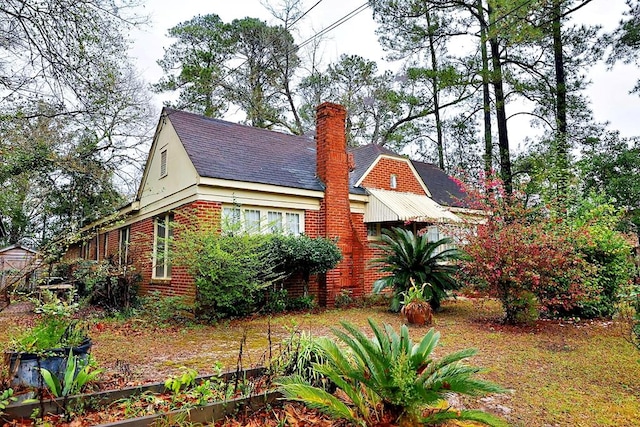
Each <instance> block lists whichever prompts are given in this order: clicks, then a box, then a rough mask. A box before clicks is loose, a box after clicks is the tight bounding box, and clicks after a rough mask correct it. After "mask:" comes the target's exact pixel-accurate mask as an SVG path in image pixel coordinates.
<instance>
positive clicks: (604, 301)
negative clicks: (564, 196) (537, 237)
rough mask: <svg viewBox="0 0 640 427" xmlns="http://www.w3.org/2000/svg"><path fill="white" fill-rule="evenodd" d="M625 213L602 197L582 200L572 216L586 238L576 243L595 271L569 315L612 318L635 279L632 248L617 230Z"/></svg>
mask: <svg viewBox="0 0 640 427" xmlns="http://www.w3.org/2000/svg"><path fill="white" fill-rule="evenodd" d="M621 220H622V212H621V211H620V210H618V209H616V208H615V207H614V206H613V205H611V204H608V203H606V202H605V201H604V200H602V198H600V197H596V196H594V197H592V198H589V199H584V200H582V202H581V204H580V205H579V206H578V208H577V209H576V211H575V212H573V215H572V217H571V221H572V225H573V227H574V228H576V229H581V230H584V232H585V233H584V236H583V238H581V239H578V240H577V241H576V249H577V251H578V252H580V253H581V254H582V255H583V257H584V259H585V260H586V261H587V263H589V264H590V265H591V266H593V267H594V268H595V275H594V277H593V279H592V280H591V281H590V282H589V285H588V287H587V294H586V295H585V298H584V299H583V300H582V301H581V302H580V303H579V304H578V306H577V307H576V308H575V309H574V310H572V311H570V312H569V313H567V314H569V315H576V316H579V317H585V318H590V317H611V316H612V315H613V314H614V313H615V311H616V306H617V304H618V302H619V299H620V292H621V290H622V289H623V288H624V287H625V286H626V285H627V284H629V282H630V280H631V278H632V276H633V268H634V264H633V259H632V257H631V249H632V248H631V245H630V244H629V243H628V242H627V240H626V239H625V238H624V236H623V235H622V234H621V233H620V232H618V231H616V228H617V227H618V225H619V224H620V221H621Z"/></svg>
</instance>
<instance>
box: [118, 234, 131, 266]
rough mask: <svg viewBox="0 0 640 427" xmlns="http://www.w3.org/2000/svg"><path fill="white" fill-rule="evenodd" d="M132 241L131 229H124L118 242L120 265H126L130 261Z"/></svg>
mask: <svg viewBox="0 0 640 427" xmlns="http://www.w3.org/2000/svg"><path fill="white" fill-rule="evenodd" d="M130 241H131V227H129V226H127V227H122V228H121V229H120V232H119V240H118V263H119V264H120V265H126V264H127V263H128V261H129V242H130Z"/></svg>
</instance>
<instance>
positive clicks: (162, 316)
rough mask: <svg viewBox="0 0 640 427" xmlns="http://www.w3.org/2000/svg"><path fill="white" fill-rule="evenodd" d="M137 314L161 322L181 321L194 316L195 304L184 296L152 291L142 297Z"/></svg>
mask: <svg viewBox="0 0 640 427" xmlns="http://www.w3.org/2000/svg"><path fill="white" fill-rule="evenodd" d="M137 314H138V315H139V316H141V317H144V318H147V319H150V320H152V321H154V322H159V323H179V322H184V321H187V320H191V319H192V318H193V304H192V303H189V301H188V299H187V298H186V297H184V296H164V295H162V294H161V293H160V292H158V291H155V292H151V293H150V294H148V295H145V296H143V297H140V299H139V304H138V310H137Z"/></svg>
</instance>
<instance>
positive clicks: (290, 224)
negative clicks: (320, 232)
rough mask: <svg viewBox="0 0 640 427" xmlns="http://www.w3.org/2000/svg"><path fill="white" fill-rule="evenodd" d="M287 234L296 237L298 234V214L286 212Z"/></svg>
mask: <svg viewBox="0 0 640 427" xmlns="http://www.w3.org/2000/svg"><path fill="white" fill-rule="evenodd" d="M287 232H288V233H291V234H293V235H296V236H297V235H298V234H300V232H301V230H300V214H297V213H288V212H287Z"/></svg>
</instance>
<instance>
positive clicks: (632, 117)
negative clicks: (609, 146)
mask: <svg viewBox="0 0 640 427" xmlns="http://www.w3.org/2000/svg"><path fill="white" fill-rule="evenodd" d="M276 1H277V0H276ZM315 3H316V0H307V1H306V2H305V8H308V7H311V6H312V5H313V4H315ZM363 3H364V0H323V1H322V2H321V3H320V4H319V5H318V6H317V7H315V8H314V9H313V10H312V11H311V12H310V13H309V14H308V15H307V17H306V18H305V20H304V21H303V22H302V23H301V24H302V25H301V27H300V32H301V34H297V35H294V37H296V41H297V42H301V41H303V40H306V39H307V38H308V37H309V36H311V35H313V34H315V33H316V32H318V31H320V30H322V29H323V28H325V27H327V26H329V25H331V24H332V23H334V22H335V21H337V20H338V19H340V18H342V17H343V16H344V15H346V14H347V13H349V12H351V11H352V10H354V9H356V8H357V7H359V6H360V5H362V4H363ZM624 3H625V2H624V0H594V1H593V2H592V3H590V4H588V5H587V6H586V7H584V8H583V9H582V10H581V11H580V12H579V13H580V14H581V16H582V19H583V20H584V21H585V22H586V23H589V24H600V25H602V26H603V27H604V28H605V29H611V28H614V27H615V26H616V24H617V23H618V21H619V20H620V19H621V17H622V16H621V14H622V11H623V10H625V5H624ZM145 10H146V13H148V14H150V15H151V24H150V26H149V28H147V29H144V30H141V31H140V30H137V31H135V32H134V33H133V34H132V37H133V39H134V46H133V49H132V53H131V54H132V56H133V57H134V59H135V60H136V63H137V67H138V70H139V71H140V72H141V73H142V75H143V78H145V79H146V80H147V81H148V82H149V83H154V82H157V81H158V80H159V78H160V77H161V76H162V71H161V69H160V67H159V66H158V65H157V64H156V61H157V60H158V59H160V58H161V57H162V56H163V54H164V50H163V48H165V47H168V46H169V45H170V44H171V40H170V39H168V38H167V37H165V35H166V32H167V30H168V29H169V28H171V27H173V26H175V25H176V24H178V23H180V22H183V21H187V20H189V19H191V18H193V17H194V16H196V15H198V14H200V15H205V14H209V13H216V14H218V15H219V16H220V17H221V18H222V20H223V21H225V22H230V21H232V20H233V19H236V18H244V17H246V16H251V17H256V18H261V19H263V20H267V21H272V17H271V15H270V14H269V12H268V11H267V10H266V9H265V8H264V7H263V6H262V5H261V4H260V1H259V0H235V1H227V0H209V1H198V0H181V1H176V0H147V3H146V7H145ZM299 25H300V24H299ZM375 28H376V25H375V23H374V21H373V19H372V13H371V10H370V9H366V10H364V11H363V12H361V13H360V14H358V15H357V16H355V17H354V18H352V19H351V20H349V21H348V22H347V23H345V24H343V25H341V26H340V27H338V28H336V29H335V30H333V31H332V32H330V33H329V34H328V35H327V39H328V40H326V42H325V44H324V48H323V52H324V54H323V60H324V61H325V62H327V63H328V62H332V61H334V60H336V59H337V58H338V57H339V55H340V54H341V53H347V54H358V55H361V56H363V57H366V58H369V59H371V60H375V61H376V62H378V66H379V68H380V69H384V68H386V66H385V64H383V63H382V59H383V57H384V52H383V51H382V49H381V48H380V46H379V45H378V42H377V37H376V35H375ZM589 77H590V78H591V80H592V81H593V84H592V85H591V86H590V87H589V88H588V90H587V95H588V96H589V97H590V99H591V101H592V108H593V111H594V115H595V118H596V120H598V121H608V122H610V128H611V129H617V130H620V132H621V134H622V135H623V136H636V135H638V136H640V118H638V115H639V114H638V113H639V112H640V97H639V96H638V95H629V94H628V91H629V90H630V89H631V88H633V86H634V85H635V82H636V80H637V79H638V78H640V70H638V69H637V68H636V67H635V66H629V65H623V64H618V65H616V66H615V67H614V68H613V70H607V67H606V66H605V65H603V64H597V65H596V66H595V67H593V69H591V70H589ZM162 99H163V98H160V97H158V96H156V97H155V98H154V100H155V102H156V104H157V105H156V107H157V108H158V109H159V108H160V107H161V104H162ZM164 99H166V98H164ZM514 110H515V109H514ZM513 112H515V111H507V113H508V114H511V113H513ZM509 128H510V135H514V136H516V138H510V139H512V141H513V145H512V146H513V147H514V148H516V147H517V145H518V144H519V142H520V141H518V140H521V139H522V138H523V137H524V136H526V134H528V133H529V134H530V133H531V131H530V130H529V124H528V119H527V118H526V116H521V118H520V119H519V120H518V121H515V120H513V121H510V123H509Z"/></svg>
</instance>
